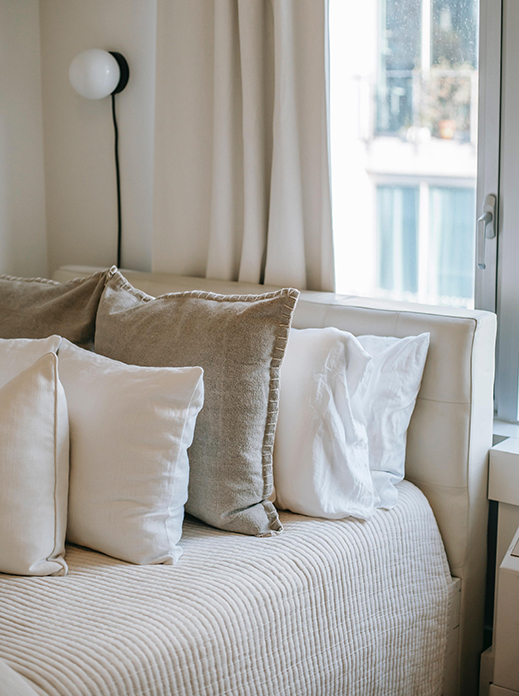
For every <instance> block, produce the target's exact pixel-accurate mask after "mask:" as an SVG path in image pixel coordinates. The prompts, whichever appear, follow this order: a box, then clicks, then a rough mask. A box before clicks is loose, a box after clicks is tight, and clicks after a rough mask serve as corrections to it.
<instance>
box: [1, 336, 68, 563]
mask: <svg viewBox="0 0 519 696" xmlns="http://www.w3.org/2000/svg"><path fill="white" fill-rule="evenodd" d="M59 341H60V339H59V337H52V338H51V339H48V340H46V341H34V342H32V341H26V340H21V341H17V340H13V341H1V342H0V480H1V486H0V530H1V533H0V572H3V573H10V574H14V575H34V576H41V575H65V574H66V572H67V564H66V562H65V558H64V554H65V529H66V523H67V497H68V474H69V425H68V416H67V403H66V398H65V393H64V391H63V387H62V385H61V383H60V380H59V375H58V358H57V356H56V353H55V352H54V351H53V350H52V348H55V347H56V345H59ZM47 348H51V350H50V352H46V353H44V354H43V355H42V356H38V357H37V358H36V362H33V357H34V355H35V353H36V354H37V353H39V352H41V351H42V350H46V349H47ZM14 353H17V356H16V358H15V356H14ZM4 357H7V360H6V363H7V370H6V371H4V370H3V364H4V363H3V358H4ZM15 363H16V364H17V367H18V368H20V367H21V366H22V365H24V366H25V369H23V370H22V371H21V372H19V373H18V374H16V375H15V376H14V377H13V376H12V372H13V371H14V370H13V368H14V369H16V368H15Z"/></svg>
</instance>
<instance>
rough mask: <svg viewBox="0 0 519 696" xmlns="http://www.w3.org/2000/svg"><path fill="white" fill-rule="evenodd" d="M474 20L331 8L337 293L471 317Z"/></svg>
mask: <svg viewBox="0 0 519 696" xmlns="http://www.w3.org/2000/svg"><path fill="white" fill-rule="evenodd" d="M477 10H478V4H477V2H476V0H363V2H362V3H358V4H357V6H356V8H355V21H354V22H352V21H351V5H350V3H346V2H344V0H331V3H330V68H331V92H330V95H331V96H330V103H331V157H332V201H333V226H334V241H335V256H336V279H337V291H338V292H343V293H346V294H358V295H367V296H374V297H391V298H395V299H403V300H409V301H418V302H425V303H433V304H451V305H458V306H459V305H462V306H467V307H472V306H473V303H474V247H475V186H476V173H477V152H476V137H477V96H478V95H477V87H478V81H477V63H476V58H477V31H478V27H477Z"/></svg>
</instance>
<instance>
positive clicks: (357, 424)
mask: <svg viewBox="0 0 519 696" xmlns="http://www.w3.org/2000/svg"><path fill="white" fill-rule="evenodd" d="M429 338H430V335H429V334H428V333H424V334H420V335H419V336H408V337H406V338H401V339H399V338H393V337H384V336H359V337H358V338H355V337H354V336H352V334H350V333H348V332H346V331H340V330H339V329H335V328H332V327H329V328H325V329H303V330H297V329H291V331H290V337H289V341H288V345H287V350H286V353H285V360H284V362H283V365H282V368H281V379H280V406H279V418H278V425H277V430H276V439H275V445H274V486H275V493H276V505H277V506H278V507H280V508H287V509H290V510H292V511H293V512H298V513H301V514H306V515H310V516H313V517H328V518H331V519H337V518H341V517H346V516H355V517H360V518H362V519H367V518H369V517H370V516H371V515H372V514H373V512H374V510H375V508H378V507H384V508H391V507H394V505H395V504H396V502H397V500H398V491H397V489H396V487H395V484H397V483H398V482H400V481H401V480H402V479H403V478H404V475H405V450H406V438H407V428H408V427H409V422H410V420H411V416H412V413H413V410H414V407H415V403H416V398H417V395H418V391H419V389H420V384H421V380H422V375H423V370H424V366H425V360H426V357H427V349H428V346H429ZM363 370H364V371H363ZM367 470H368V471H369V483H370V484H371V487H370V486H369V485H368V478H367V475H366V471H367Z"/></svg>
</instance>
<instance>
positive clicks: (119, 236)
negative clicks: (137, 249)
mask: <svg viewBox="0 0 519 696" xmlns="http://www.w3.org/2000/svg"><path fill="white" fill-rule="evenodd" d="M112 119H113V122H114V148H115V179H116V183H117V268H121V242H122V224H121V175H120V172H119V129H118V128H117V117H116V115H115V94H112Z"/></svg>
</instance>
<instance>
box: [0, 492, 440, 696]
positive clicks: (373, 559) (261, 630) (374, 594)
mask: <svg viewBox="0 0 519 696" xmlns="http://www.w3.org/2000/svg"><path fill="white" fill-rule="evenodd" d="M399 492H400V500H399V503H398V505H397V507H396V508H394V509H393V510H391V511H383V510H379V511H378V512H377V514H376V515H375V516H374V517H373V519H371V520H370V521H368V522H361V521H357V520H353V519H346V520H341V521H326V520H320V519H319V520H318V519H311V518H308V517H302V516H299V515H292V514H289V513H283V514H282V516H281V517H282V522H283V525H284V528H285V530H284V532H283V533H282V534H280V535H278V536H276V537H271V538H254V537H247V536H242V535H238V534H232V533H229V532H222V531H219V530H216V529H213V528H211V527H208V526H206V525H204V524H202V523H199V522H197V521H196V520H193V519H187V520H186V522H185V526H184V530H185V531H184V536H183V539H182V545H183V547H184V555H183V556H182V558H181V559H180V561H179V563H178V565H176V566H135V565H131V564H129V563H124V562H121V561H118V560H115V559H113V558H109V557H108V556H103V555H101V554H99V553H95V552H93V551H90V550H87V549H83V548H78V547H73V546H71V547H69V548H68V553H67V561H68V563H69V575H68V576H66V577H56V578H54V577H46V578H24V577H15V576H8V575H2V576H0V658H1V659H3V660H4V661H5V665H4V667H6V668H7V667H10V668H11V669H12V670H14V672H16V673H18V675H14V677H15V678H16V680H19V681H20V683H21V682H22V681H24V682H26V683H27V686H28V688H29V691H30V690H31V689H32V691H34V693H35V694H39V695H41V694H45V695H46V696H47V695H52V696H56V695H58V694H60V695H63V696H80V695H81V696H136V695H139V696H140V695H144V694H146V695H149V696H159V695H160V696H172V695H175V696H176V695H177V694H178V696H195V695H196V696H224V695H225V696H260V695H261V696H267V695H268V696H336V695H337V696H339V695H341V696H343V695H344V694H348V696H371V695H377V696H392V695H394V696H420V695H423V696H429V695H430V696H433V695H435V694H440V693H441V689H442V673H443V662H444V652H445V644H446V630H447V629H446V627H447V617H448V605H449V597H450V594H451V579H450V575H449V572H448V567H447V562H446V558H445V553H444V550H443V545H442V541H441V539H440V536H439V533H438V530H437V527H436V522H435V520H434V517H433V514H432V512H431V509H430V507H429V505H428V503H427V501H426V499H425V498H424V496H423V495H422V494H421V493H420V492H419V491H418V489H417V488H415V487H414V486H413V485H412V484H410V483H407V482H404V483H402V484H400V485H399ZM20 676H21V677H23V678H24V679H20ZM1 693H2V690H1V688H0V694H1ZM24 693H25V691H24ZM9 696H11V694H9ZM13 696H15V695H13Z"/></svg>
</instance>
